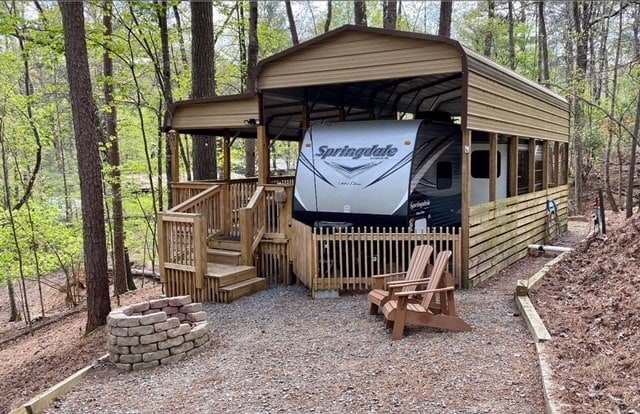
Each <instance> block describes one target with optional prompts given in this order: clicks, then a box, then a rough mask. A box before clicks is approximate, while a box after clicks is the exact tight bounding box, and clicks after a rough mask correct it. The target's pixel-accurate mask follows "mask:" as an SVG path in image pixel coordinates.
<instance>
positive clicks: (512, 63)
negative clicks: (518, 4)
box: [507, 1, 516, 70]
mask: <svg viewBox="0 0 640 414" xmlns="http://www.w3.org/2000/svg"><path fill="white" fill-rule="evenodd" d="M507 5H508V9H509V12H508V14H507V24H508V29H509V30H508V31H509V68H510V69H512V70H515V69H516V38H515V35H514V33H513V30H514V26H515V21H514V17H513V1H508V2H507Z"/></svg>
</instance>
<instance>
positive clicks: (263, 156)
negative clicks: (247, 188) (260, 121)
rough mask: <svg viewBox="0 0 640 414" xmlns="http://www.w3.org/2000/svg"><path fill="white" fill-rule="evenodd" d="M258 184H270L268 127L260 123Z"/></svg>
mask: <svg viewBox="0 0 640 414" xmlns="http://www.w3.org/2000/svg"><path fill="white" fill-rule="evenodd" d="M256 130H257V133H258V184H269V175H270V171H269V168H270V166H269V137H268V135H267V127H266V126H264V125H258V127H257V129H256Z"/></svg>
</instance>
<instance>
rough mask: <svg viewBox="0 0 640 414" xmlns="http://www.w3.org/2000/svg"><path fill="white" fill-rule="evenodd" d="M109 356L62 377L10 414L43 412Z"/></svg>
mask: <svg viewBox="0 0 640 414" xmlns="http://www.w3.org/2000/svg"><path fill="white" fill-rule="evenodd" d="M108 357H109V354H105V355H103V356H101V357H100V358H98V359H97V360H96V361H95V362H93V363H92V364H90V365H87V366H86V367H84V368H81V369H80V370H78V371H77V372H75V373H74V374H71V375H70V376H68V377H67V378H65V379H63V380H62V381H60V382H59V383H57V384H56V385H54V386H52V387H51V388H49V389H47V390H46V391H44V392H42V393H40V394H38V395H36V396H35V397H33V398H32V399H30V400H29V401H27V402H26V403H24V404H22V405H21V406H20V407H18V408H16V409H15V410H13V411H11V412H10V414H39V413H42V412H44V411H45V410H46V409H47V408H49V405H50V404H51V402H52V401H53V400H55V399H56V398H60V397H62V396H63V395H65V394H66V393H68V392H69V391H71V389H72V388H73V387H74V386H75V385H76V384H78V383H79V382H80V381H82V379H83V378H84V377H85V376H86V375H87V374H88V373H89V371H91V370H92V369H93V368H94V367H95V366H96V364H97V363H98V362H101V361H105V360H107V358H108Z"/></svg>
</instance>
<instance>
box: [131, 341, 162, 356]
mask: <svg viewBox="0 0 640 414" xmlns="http://www.w3.org/2000/svg"><path fill="white" fill-rule="evenodd" d="M157 350H158V343H155V342H154V343H152V344H144V345H137V346H132V347H131V353H133V354H144V353H145V352H154V351H157Z"/></svg>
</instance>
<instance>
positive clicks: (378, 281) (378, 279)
mask: <svg viewBox="0 0 640 414" xmlns="http://www.w3.org/2000/svg"><path fill="white" fill-rule="evenodd" d="M432 252H433V247H431V246H430V245H428V244H422V245H420V246H417V247H416V248H415V249H413V254H412V255H411V260H410V261H409V268H408V269H407V271H406V272H398V273H387V274H384V275H377V276H373V277H372V279H373V290H372V291H371V292H369V294H368V295H367V299H368V300H369V302H371V308H370V309H369V313H370V314H371V315H375V314H377V313H378V309H379V308H380V306H384V304H385V303H387V301H388V300H389V299H391V297H392V296H393V294H394V293H396V292H399V291H407V292H408V291H410V290H416V288H417V286H418V284H420V283H426V281H427V280H426V279H424V272H425V270H426V269H427V265H428V264H429V258H430V257H431V253H432ZM402 275H405V278H404V279H401V280H396V281H389V279H391V278H394V277H398V276H402ZM385 282H386V283H385Z"/></svg>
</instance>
